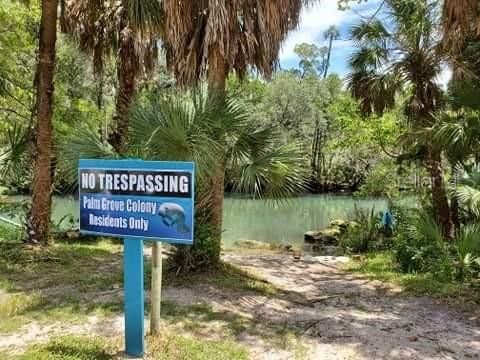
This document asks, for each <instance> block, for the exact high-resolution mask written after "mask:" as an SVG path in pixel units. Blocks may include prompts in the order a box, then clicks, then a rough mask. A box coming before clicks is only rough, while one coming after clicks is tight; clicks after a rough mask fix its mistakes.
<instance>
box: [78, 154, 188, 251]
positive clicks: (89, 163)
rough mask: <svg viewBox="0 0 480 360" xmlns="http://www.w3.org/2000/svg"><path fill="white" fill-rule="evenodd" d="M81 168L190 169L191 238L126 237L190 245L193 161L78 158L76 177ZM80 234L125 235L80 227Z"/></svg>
mask: <svg viewBox="0 0 480 360" xmlns="http://www.w3.org/2000/svg"><path fill="white" fill-rule="evenodd" d="M81 169H99V170H140V171H141V170H158V171H182V170H183V171H191V172H192V197H191V201H192V219H191V220H192V222H191V224H192V240H184V239H175V238H157V237H148V236H132V235H128V236H127V237H128V238H136V239H144V240H155V241H165V242H168V243H172V244H183V245H191V244H192V243H193V236H194V229H195V221H194V220H195V163H194V162H191V161H149V160H140V159H118V160H105V159H79V161H78V171H77V177H78V178H80V170H81ZM80 193H81V191H80V186H79V187H78V197H79V199H80ZM80 232H81V233H82V234H86V235H98V236H112V237H125V236H123V235H119V234H110V233H104V232H96V231H87V230H82V229H80Z"/></svg>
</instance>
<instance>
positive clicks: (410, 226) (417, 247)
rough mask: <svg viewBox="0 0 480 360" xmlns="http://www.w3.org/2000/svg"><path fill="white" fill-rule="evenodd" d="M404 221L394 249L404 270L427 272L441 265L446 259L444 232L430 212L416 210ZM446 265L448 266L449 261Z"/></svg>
mask: <svg viewBox="0 0 480 360" xmlns="http://www.w3.org/2000/svg"><path fill="white" fill-rule="evenodd" d="M403 221H405V222H404V223H403V224H400V225H399V226H400V229H399V232H398V233H399V235H398V238H397V239H396V241H395V249H394V251H395V259H396V261H397V262H398V264H399V265H400V268H401V269H402V271H404V272H416V271H419V272H427V271H430V270H432V269H433V267H434V266H437V265H439V261H440V260H443V261H446V258H447V248H446V246H445V243H444V240H443V236H442V232H441V230H440V228H439V226H438V225H437V223H436V222H435V221H434V220H433V219H432V217H431V215H430V214H428V213H426V212H424V211H416V210H414V211H413V212H412V213H411V214H410V216H408V217H407V218H405V219H403ZM445 265H447V266H448V264H447V262H445ZM448 270H450V269H448Z"/></svg>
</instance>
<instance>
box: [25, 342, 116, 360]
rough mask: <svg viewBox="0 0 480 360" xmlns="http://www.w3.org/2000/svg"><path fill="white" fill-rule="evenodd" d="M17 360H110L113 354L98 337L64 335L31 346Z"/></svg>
mask: <svg viewBox="0 0 480 360" xmlns="http://www.w3.org/2000/svg"><path fill="white" fill-rule="evenodd" d="M17 359H18V360H110V359H113V355H112V354H111V353H110V352H109V351H108V350H107V347H106V346H105V343H104V341H103V340H101V339H100V338H83V337H78V336H64V337H59V338H55V339H52V340H50V341H49V342H48V343H46V344H43V345H35V346H33V347H31V348H30V349H29V350H27V352H26V353H25V354H22V355H20V356H18V357H17Z"/></svg>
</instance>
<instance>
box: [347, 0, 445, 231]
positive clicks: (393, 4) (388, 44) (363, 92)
mask: <svg viewBox="0 0 480 360" xmlns="http://www.w3.org/2000/svg"><path fill="white" fill-rule="evenodd" d="M437 6H438V2H437V1H434V0H421V1H418V0H387V1H386V11H387V13H388V19H386V21H384V22H383V21H381V20H378V19H376V20H369V21H363V22H361V23H360V24H359V25H357V26H354V27H353V28H352V38H353V40H354V41H355V45H356V47H357V48H358V51H357V52H356V53H355V54H354V55H353V56H352V58H351V59H350V66H351V68H352V73H351V74H350V75H349V77H348V85H349V88H350V90H351V91H352V94H353V96H354V97H356V98H358V99H359V100H360V102H361V108H362V110H363V112H364V113H371V112H374V113H382V112H383V111H384V110H385V109H386V108H391V107H393V106H394V105H395V98H396V95H397V94H399V93H406V94H407V95H406V96H407V104H406V106H405V114H406V116H407V118H408V119H409V121H410V123H411V126H412V129H413V134H414V133H415V131H418V130H419V129H423V128H426V127H431V126H432V125H433V124H434V123H435V116H434V113H435V112H436V111H438V110H440V108H441V106H442V91H441V89H440V87H439V84H438V83H437V78H438V76H439V75H440V72H441V67H440V64H441V63H442V62H444V61H445V58H444V55H443V53H442V52H441V51H439V48H440V46H439V45H440V44H439V41H438V31H439V27H440V19H438V17H437ZM407 89H408V91H407V92H405V91H406V90H407ZM417 140H418V141H417V142H416V144H415V145H416V148H417V154H419V156H420V159H421V160H422V162H423V164H424V166H425V167H426V169H427V170H428V171H429V173H430V176H431V179H432V204H433V207H434V210H435V216H436V219H437V221H438V223H439V225H440V227H441V228H442V230H443V232H444V234H445V236H446V237H448V238H453V236H454V231H455V229H454V224H453V221H452V216H451V212H450V206H449V203H448V197H447V190H446V186H445V181H444V178H443V167H442V161H441V149H439V148H438V147H436V146H434V145H433V143H432V141H431V139H426V141H420V139H417ZM422 140H423V139H422Z"/></svg>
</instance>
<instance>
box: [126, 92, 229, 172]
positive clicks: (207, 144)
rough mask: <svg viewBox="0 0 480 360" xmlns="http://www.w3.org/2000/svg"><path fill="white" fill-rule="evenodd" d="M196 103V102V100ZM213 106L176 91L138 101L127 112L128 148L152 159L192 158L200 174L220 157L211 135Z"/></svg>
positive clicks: (208, 170)
mask: <svg viewBox="0 0 480 360" xmlns="http://www.w3.org/2000/svg"><path fill="white" fill-rule="evenodd" d="M197 105H198V104H197ZM214 113H215V107H211V106H210V105H209V104H208V103H207V102H205V103H203V105H201V106H195V104H194V102H193V101H192V100H191V99H189V98H187V97H181V96H176V95H168V96H167V97H165V98H164V99H158V100H151V101H149V102H147V103H138V104H136V105H135V106H134V108H133V110H132V112H131V114H130V124H131V144H130V147H131V149H132V150H131V151H134V152H136V153H138V154H140V155H141V156H142V157H144V158H147V159H152V160H172V161H195V162H196V164H197V169H198V170H199V172H200V175H202V174H203V173H205V172H211V170H212V169H213V167H214V166H215V164H216V163H217V162H218V161H219V159H220V154H221V150H220V144H219V143H218V142H217V141H216V140H214V138H212V136H211V134H212V132H213V131H214V126H215V119H216V116H214Z"/></svg>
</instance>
